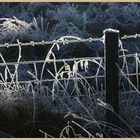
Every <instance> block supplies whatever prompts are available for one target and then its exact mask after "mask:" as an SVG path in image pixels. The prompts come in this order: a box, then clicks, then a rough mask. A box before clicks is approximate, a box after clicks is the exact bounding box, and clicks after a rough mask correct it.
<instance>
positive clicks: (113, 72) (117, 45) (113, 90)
mask: <svg viewBox="0 0 140 140" xmlns="http://www.w3.org/2000/svg"><path fill="white" fill-rule="evenodd" d="M139 37H140V35H139V34H136V35H130V36H126V35H125V36H123V37H121V38H120V37H119V31H117V30H112V29H107V30H105V31H104V36H103V37H101V38H88V39H81V38H79V37H74V36H64V37H61V38H59V39H58V40H53V41H41V42H34V41H31V42H29V43H21V42H20V41H19V40H17V43H14V44H9V43H5V44H0V48H4V47H6V48H10V47H18V48H19V57H18V60H17V62H6V61H5V60H4V58H3V56H2V54H0V57H1V59H2V63H0V66H1V67H4V72H5V73H4V76H3V75H2V74H1V79H2V80H1V81H0V85H1V87H2V86H3V85H5V86H7V84H9V85H13V84H23V83H29V82H30V83H41V84H43V82H54V81H55V82H56V80H57V81H58V82H60V81H65V80H75V79H84V80H85V81H87V79H93V78H94V79H95V81H96V85H97V84H98V82H97V81H98V78H104V77H105V79H104V80H105V89H106V103H107V104H110V105H111V106H112V107H113V109H114V111H115V112H116V113H117V114H118V113H119V84H120V77H125V79H126V80H127V81H128V82H129V84H131V86H132V87H133V89H135V90H136V91H137V92H138V93H140V91H139V76H140V72H139V64H140V60H139V57H140V54H139V53H135V54H125V53H124V51H125V50H124V49H123V48H122V42H121V40H123V41H124V40H130V39H133V38H134V39H135V38H139ZM86 42H89V43H92V42H102V43H103V45H104V46H105V53H104V54H105V56H104V57H80V58H69V59H56V58H55V56H54V54H53V48H54V47H55V46H56V47H57V49H59V47H60V46H59V45H60V44H63V45H67V44H71V43H86ZM37 45H39V46H43V45H52V47H51V48H50V49H49V51H48V54H47V56H46V58H45V60H36V61H20V60H21V47H29V46H32V47H36V46H37ZM120 49H121V52H122V54H121V55H119V51H120ZM50 56H53V59H50ZM132 57H133V58H135V63H136V64H135V66H136V67H135V70H136V71H135V73H129V69H128V67H127V65H128V63H127V59H128V58H132ZM120 59H122V60H123V65H122V67H121V68H120V66H119V61H120ZM68 62H73V65H72V68H71V67H70V65H69V64H68ZM89 62H90V63H95V64H97V65H98V67H96V68H97V71H96V73H95V75H92V76H85V75H81V74H78V73H77V71H78V65H80V67H81V69H84V70H85V71H87V69H88V65H89ZM46 63H53V64H54V65H53V67H54V71H55V73H57V74H56V75H54V74H53V73H52V72H51V71H49V70H48V71H47V72H48V73H49V74H50V75H51V76H52V77H53V78H50V79H49V78H46V79H44V78H43V74H44V71H45V66H46ZM56 63H63V66H62V67H61V68H60V69H61V70H60V69H59V72H58V70H56V69H57V68H56ZM104 63H105V65H104ZM24 64H26V65H31V64H32V65H33V66H34V71H35V74H33V73H32V72H30V71H27V73H28V74H30V76H32V77H33V78H34V79H32V80H30V81H26V80H25V81H21V80H19V75H18V69H19V66H20V65H24ZM36 64H42V69H41V71H40V79H38V78H37V77H38V75H37V74H38V72H37V65H36ZM10 66H14V67H15V71H14V73H12V72H11V70H10V69H9V67H10ZM63 69H65V70H63ZM101 69H102V70H101ZM124 69H125V70H124ZM104 70H105V71H104ZM100 71H101V72H100ZM103 71H104V72H105V73H104V74H102V75H101V74H100V73H102V72H103ZM125 71H126V72H127V73H125ZM8 74H9V76H10V81H8ZM65 74H67V76H64V75H65ZM129 76H135V77H136V85H137V86H135V85H134V84H133V83H132V82H131V80H130V78H129ZM55 82H54V83H55ZM60 84H61V83H60ZM86 84H88V83H86ZM52 86H53V88H54V84H53V85H52ZM67 86H68V85H67ZM97 87H98V86H97ZM91 90H92V89H91ZM51 92H52V95H54V91H51ZM117 120H118V118H117V117H116V115H114V114H113V113H112V112H111V111H109V110H108V111H107V122H110V123H113V124H117V125H118V124H119V122H118V121H117Z"/></svg>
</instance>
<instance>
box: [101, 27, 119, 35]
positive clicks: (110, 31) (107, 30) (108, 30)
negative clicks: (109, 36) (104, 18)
mask: <svg viewBox="0 0 140 140" xmlns="http://www.w3.org/2000/svg"><path fill="white" fill-rule="evenodd" d="M112 32H113V33H119V30H116V29H111V28H108V29H105V30H104V31H103V33H104V34H105V33H112Z"/></svg>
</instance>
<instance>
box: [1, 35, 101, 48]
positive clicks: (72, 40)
mask: <svg viewBox="0 0 140 140" xmlns="http://www.w3.org/2000/svg"><path fill="white" fill-rule="evenodd" d="M103 40H104V39H103V37H101V38H91V37H90V38H87V39H82V38H80V37H75V36H62V37H60V38H59V39H57V40H52V41H44V40H42V41H40V42H35V41H30V42H27V43H22V42H20V41H19V40H17V43H13V44H9V43H4V44H0V48H3V47H6V48H9V47H18V46H37V45H52V44H63V45H65V44H70V43H80V42H81V43H85V42H90V43H91V42H97V41H100V42H103Z"/></svg>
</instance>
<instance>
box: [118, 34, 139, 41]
mask: <svg viewBox="0 0 140 140" xmlns="http://www.w3.org/2000/svg"><path fill="white" fill-rule="evenodd" d="M136 38H140V34H137V33H136V34H134V35H124V36H123V37H121V38H120V39H121V40H127V39H136Z"/></svg>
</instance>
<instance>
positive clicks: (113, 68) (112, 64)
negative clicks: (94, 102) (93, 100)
mask: <svg viewBox="0 0 140 140" xmlns="http://www.w3.org/2000/svg"><path fill="white" fill-rule="evenodd" d="M104 35H105V88H106V103H107V104H110V105H111V106H112V108H113V110H114V111H115V112H116V113H117V114H119V73H118V72H119V71H118V66H117V64H118V50H119V31H118V30H114V29H106V30H105V31H104ZM106 119H107V122H109V123H112V124H114V125H117V126H118V125H119V121H118V118H117V117H116V115H115V114H114V113H112V112H111V111H110V110H107V112H106Z"/></svg>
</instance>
